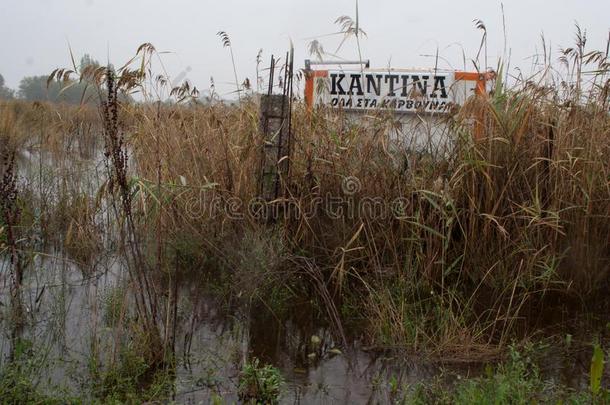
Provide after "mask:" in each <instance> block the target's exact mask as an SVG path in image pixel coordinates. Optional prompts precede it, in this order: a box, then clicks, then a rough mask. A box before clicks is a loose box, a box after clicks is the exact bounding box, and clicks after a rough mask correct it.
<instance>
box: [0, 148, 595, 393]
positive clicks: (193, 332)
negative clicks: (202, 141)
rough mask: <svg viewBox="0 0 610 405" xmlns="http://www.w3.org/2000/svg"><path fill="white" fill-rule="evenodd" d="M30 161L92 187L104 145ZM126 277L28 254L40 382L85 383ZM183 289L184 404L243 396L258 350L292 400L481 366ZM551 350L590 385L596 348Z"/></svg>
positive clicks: (106, 350)
mask: <svg viewBox="0 0 610 405" xmlns="http://www.w3.org/2000/svg"><path fill="white" fill-rule="evenodd" d="M29 162H30V163H31V164H30V165H27V164H22V165H21V166H20V174H21V176H22V177H23V178H25V179H29V181H30V185H31V187H32V188H33V189H35V190H36V189H39V188H40V189H41V190H42V188H43V186H44V187H46V188H47V189H49V190H47V193H48V194H49V195H51V196H53V195H55V193H58V191H56V190H59V188H60V186H61V184H59V180H55V181H57V183H55V184H53V183H52V182H50V181H47V180H45V178H46V177H48V178H49V179H51V180H52V179H60V178H70V179H71V180H72V181H74V182H76V183H78V184H79V187H80V186H82V188H81V190H83V189H84V190H87V191H88V192H89V194H91V195H95V193H96V192H97V190H98V189H99V187H100V184H101V183H100V179H101V178H103V175H101V173H102V172H103V166H102V164H101V155H99V154H97V155H96V157H95V159H94V160H92V161H84V162H78V161H74V162H72V163H70V164H69V165H67V166H58V165H55V164H54V162H52V161H51V160H48V158H45V159H42V161H41V159H39V158H38V157H36V156H33V157H31V159H29ZM81 163H82V165H81ZM57 170H62V171H63V173H62V174H58V173H56V172H55V171H57ZM66 173H67V174H68V175H66ZM37 179H40V180H37ZM41 250H42V249H41ZM108 250H109V251H111V250H112V249H108ZM8 274H9V263H8V262H7V260H6V259H1V258H0V277H2V279H1V280H0V302H1V303H2V306H1V310H2V316H3V322H2V325H3V326H2V332H3V333H2V335H1V336H0V350H1V352H2V355H3V359H2V361H3V362H4V359H6V358H7V356H8V354H9V351H10V339H9V336H10V322H8V313H7V312H8V303H9V301H10V299H9V296H10V291H9V290H10V288H9V284H10V280H9V279H8V276H7V275H8ZM125 285H126V271H125V268H124V266H123V261H122V260H121V258H120V257H117V256H113V255H108V254H107V255H105V256H101V257H98V258H97V259H96V260H95V262H94V264H93V265H92V266H90V268H87V269H86V270H85V272H83V269H81V268H79V267H78V266H76V265H75V264H74V263H72V262H71V261H70V260H69V259H68V258H66V257H65V256H64V255H63V254H61V253H57V252H52V253H48V254H38V255H35V256H34V257H33V258H32V261H31V263H30V264H29V266H28V271H27V274H26V279H25V281H24V288H23V291H22V294H23V302H24V305H25V308H26V314H27V323H26V328H25V329H24V330H23V332H22V336H23V337H24V338H25V339H27V340H28V341H30V342H31V343H32V345H33V347H34V348H35V350H36V354H37V355H39V357H42V358H44V359H46V361H45V362H44V363H41V367H40V371H41V373H40V374H41V376H45V378H44V379H43V381H41V384H42V385H43V386H45V387H49V389H50V388H51V387H54V386H60V387H66V386H67V387H70V388H71V389H72V390H73V391H75V392H82V389H81V387H83V386H85V387H86V384H87V382H88V379H89V374H88V373H89V370H88V368H87V365H88V364H89V363H90V362H91V359H92V358H96V359H97V360H99V361H101V362H102V363H104V360H107V359H108V358H109V356H110V354H111V352H112V348H113V342H115V341H116V339H117V336H118V333H117V330H116V329H117V328H116V327H113V324H112V322H109V321H108V319H107V318H108V313H109V309H108V308H109V306H110V305H111V303H112V297H113V296H115V295H116V294H119V296H120V294H125V295H127V294H128V290H127V289H126V288H125ZM178 295H179V297H180V299H179V305H178V320H179V324H178V333H177V341H176V353H175V354H176V358H177V360H178V364H177V370H176V381H175V393H174V395H173V398H174V399H175V400H176V401H177V402H179V403H192V404H198V403H209V402H210V400H211V398H212V395H213V394H218V395H220V396H221V397H222V398H223V399H224V400H225V401H228V402H231V401H237V399H238V398H237V396H236V393H237V386H238V376H239V373H240V371H241V368H242V366H243V364H244V362H245V361H246V360H247V359H252V358H254V357H256V358H259V359H261V360H262V361H263V362H265V363H270V364H273V365H275V366H276V367H278V368H279V369H280V370H281V373H282V376H283V377H284V379H285V381H286V384H284V388H283V393H282V397H281V398H282V402H283V403H287V404H291V403H321V404H324V403H329V404H331V403H332V404H334V403H388V402H391V401H392V400H393V399H394V398H393V397H392V389H391V387H390V386H391V385H397V386H400V387H402V386H413V385H415V384H417V383H419V382H430V381H431V380H432V379H435V380H436V379H440V380H441V381H443V382H444V383H446V384H451V383H452V382H453V381H454V380H455V379H457V378H461V377H467V376H475V375H479V374H481V373H482V372H483V370H484V367H485V365H484V364H463V363H462V364H447V363H444V364H443V363H441V362H438V361H432V360H430V359H426V358H425V357H424V356H420V355H418V354H417V353H415V354H413V353H411V354H408V355H407V354H404V353H378V352H372V351H368V350H365V348H364V347H362V345H361V344H360V342H359V341H358V340H357V339H352V340H351V341H350V342H349V347H344V346H343V345H340V344H339V342H337V341H335V340H334V339H333V335H332V333H331V332H330V330H329V329H328V327H327V325H326V324H325V323H324V322H323V321H321V320H317V319H315V318H313V317H311V316H307V314H306V313H305V314H303V310H302V309H299V308H295V309H294V310H293V311H291V313H292V316H291V317H289V319H287V320H282V321H280V320H277V319H274V318H273V317H271V316H260V314H259V313H258V310H257V309H256V308H239V309H233V310H227V309H226V308H225V306H224V305H223V304H222V303H221V302H219V301H218V300H217V299H216V298H215V297H214V295H212V294H210V292H209V291H206V289H205V286H202V285H200V283H193V282H190V283H184V285H182V286H181V287H180V288H179V294H178ZM304 311H306V309H305V310H304ZM590 338H591V335H588V334H586V333H585V334H584V336H583V338H582V339H583V340H582V343H584V344H586V343H589V342H586V341H585V339H590ZM314 341H315V342H318V341H319V343H316V344H313V343H312V342H314ZM574 341H575V342H577V341H578V338H577V337H575V338H574ZM548 353H549V355H548V357H547V358H545V359H543V373H544V374H546V375H548V376H550V377H551V378H553V379H554V380H555V381H557V382H561V383H566V384H569V385H570V386H572V387H586V385H587V384H588V367H589V361H590V351H588V350H581V349H570V350H568V349H565V348H562V347H558V348H556V349H554V350H551V351H549V352H548ZM47 376H48V378H46V377H47ZM390 382H392V384H390Z"/></svg>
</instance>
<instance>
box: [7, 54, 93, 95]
mask: <svg viewBox="0 0 610 405" xmlns="http://www.w3.org/2000/svg"><path fill="white" fill-rule="evenodd" d="M87 66H94V67H99V66H100V64H99V62H98V61H96V60H95V59H93V58H91V56H89V55H85V56H83V57H82V58H81V60H80V66H79V68H80V71H83V69H84V68H86V67H87ZM48 78H49V77H48V76H29V77H24V78H23V79H21V82H19V87H18V89H17V91H14V90H12V89H9V88H8V87H6V86H5V82H4V77H2V75H0V99H1V100H10V99H20V100H27V101H51V102H64V103H70V104H81V103H87V102H93V101H96V100H97V92H96V90H95V87H94V86H92V85H91V84H89V83H88V82H87V81H86V80H82V81H80V80H78V79H76V80H75V79H71V80H68V81H61V82H58V81H57V80H52V81H50V82H49V81H48Z"/></svg>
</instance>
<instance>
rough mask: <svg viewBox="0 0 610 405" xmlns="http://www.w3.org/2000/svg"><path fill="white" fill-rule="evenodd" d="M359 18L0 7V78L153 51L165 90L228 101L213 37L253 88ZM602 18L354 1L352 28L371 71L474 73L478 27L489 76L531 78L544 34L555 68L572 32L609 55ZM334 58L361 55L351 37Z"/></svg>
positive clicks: (233, 3) (316, 5)
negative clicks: (170, 86)
mask: <svg viewBox="0 0 610 405" xmlns="http://www.w3.org/2000/svg"><path fill="white" fill-rule="evenodd" d="M355 14H356V6H355V0H333V1H321V0H310V1H307V2H304V1H279V0H261V1H237V0H224V1H209V0H203V1H202V0H199V1H195V0H174V1H171V2H170V1H161V0H129V1H118V0H105V1H100V0H1V3H0V16H1V18H2V23H1V24H0V37H1V38H2V40H1V41H0V74H2V75H3V76H4V78H5V80H6V84H7V86H9V87H12V88H16V87H17V86H18V84H19V81H20V80H21V78H22V77H24V76H31V75H40V74H48V73H50V72H51V71H52V70H53V69H55V68H56V67H66V66H70V64H71V62H70V52H69V49H70V48H71V49H72V50H73V52H74V54H75V56H76V58H80V56H82V55H83V54H85V53H89V54H91V55H92V56H93V57H94V58H95V59H97V60H99V61H100V62H102V63H106V62H108V61H109V62H111V63H114V64H117V65H118V64H122V63H124V62H125V61H127V60H128V59H129V58H130V57H131V56H133V54H134V53H135V50H136V49H137V47H138V46H139V45H140V44H141V43H143V42H150V43H152V44H153V45H154V46H155V47H156V48H157V50H159V51H167V52H168V53H166V54H163V55H162V61H163V68H164V69H165V71H166V72H167V73H168V74H169V75H170V76H171V77H172V78H174V79H173V80H176V78H177V79H188V80H189V81H190V82H192V83H193V84H194V85H196V86H198V87H199V88H200V89H202V90H205V89H207V88H208V87H209V83H210V77H214V79H215V82H216V87H217V91H218V92H219V93H220V94H221V95H224V96H227V97H228V96H230V95H229V93H230V92H231V91H233V89H234V84H232V83H233V82H234V80H233V71H232V67H231V58H230V55H229V52H228V50H227V49H224V48H223V47H222V44H221V41H220V39H219V38H218V36H217V35H216V33H217V32H218V31H220V30H222V31H226V32H228V33H229V35H230V38H231V41H232V44H233V50H234V53H235V58H236V64H237V71H238V75H239V79H240V81H241V80H243V79H245V78H246V77H248V78H249V79H250V80H251V81H252V82H254V79H255V75H256V74H255V67H256V62H255V58H256V55H257V53H258V50H259V49H260V48H262V49H263V51H264V54H263V55H264V56H263V60H264V64H265V65H267V64H268V59H269V57H270V55H271V54H272V53H275V54H276V55H278V54H279V55H283V54H284V53H285V52H286V50H287V49H288V47H289V44H290V41H292V42H293V44H294V47H295V52H296V62H297V67H302V65H303V59H304V58H306V57H308V54H307V45H308V43H309V42H310V41H311V40H312V39H314V38H317V39H318V40H319V41H320V42H321V43H322V44H323V45H324V48H325V50H326V51H327V52H334V51H335V50H336V49H337V46H338V44H339V43H340V42H341V39H342V37H341V36H340V35H329V34H332V33H334V32H337V31H338V29H339V27H338V26H337V25H335V24H334V20H335V19H336V18H337V17H339V16H341V15H349V16H351V17H353V18H355ZM609 15H610V2H609V1H607V0H604V1H602V0H589V1H567V0H560V1H554V2H548V1H540V0H529V1H525V0H514V1H510V0H508V1H505V3H504V13H503V12H502V6H501V3H500V2H499V1H473V0H464V1H460V2H454V1H451V2H449V1H437V0H430V1H421V2H415V1H409V2H407V1H389V0H375V1H373V0H360V2H359V20H360V26H361V28H362V29H363V30H365V31H366V33H367V34H368V35H367V37H366V38H363V39H362V43H361V48H362V54H363V57H364V58H367V59H370V60H371V64H372V67H385V66H388V65H391V66H393V67H426V66H434V63H435V62H434V57H433V55H434V54H436V52H437V50H438V53H439V56H440V59H439V65H440V67H453V68H456V69H462V68H464V65H466V66H465V67H466V68H467V69H472V68H473V65H472V62H470V59H472V58H474V57H475V56H476V54H477V51H478V49H479V45H480V42H481V35H482V31H481V30H478V29H476V27H475V24H474V22H473V20H475V19H480V20H482V21H483V22H484V23H485V25H486V27H487V30H488V64H489V65H490V67H495V66H496V62H497V59H498V58H499V57H502V56H508V55H510V59H511V63H510V66H511V68H513V69H514V68H517V67H519V68H520V69H521V70H523V71H529V70H531V69H532V64H533V63H535V62H536V58H534V57H533V56H534V55H535V54H536V53H538V52H541V49H542V46H541V35H542V34H544V36H545V38H546V41H547V44H550V48H551V49H552V51H553V53H554V55H555V59H556V57H558V56H559V50H560V47H561V46H564V47H567V46H571V45H572V44H573V43H574V32H575V28H574V25H575V22H578V23H579V24H580V26H581V27H583V28H584V29H586V30H587V33H588V37H589V46H590V47H591V48H597V49H605V47H606V41H607V39H608V29H609V28H610V19H608V16H609ZM503 17H504V19H505V22H506V36H505V35H504V28H503ZM505 44H506V46H505ZM338 54H339V56H341V57H344V58H354V57H355V56H356V55H357V52H356V44H355V41H354V40H353V38H352V39H349V40H347V41H346V42H345V44H344V45H343V47H342V48H341V49H340V50H339V51H338ZM464 56H465V57H466V62H465V63H464ZM157 67H158V68H159V70H160V71H161V70H163V68H162V67H161V65H159V64H158V65H157Z"/></svg>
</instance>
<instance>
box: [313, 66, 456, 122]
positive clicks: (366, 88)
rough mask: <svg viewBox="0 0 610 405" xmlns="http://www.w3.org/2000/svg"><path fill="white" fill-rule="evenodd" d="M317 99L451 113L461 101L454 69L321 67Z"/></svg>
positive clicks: (346, 106) (356, 105)
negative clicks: (327, 69)
mask: <svg viewBox="0 0 610 405" xmlns="http://www.w3.org/2000/svg"><path fill="white" fill-rule="evenodd" d="M316 73H317V74H316V75H315V77H314V80H315V83H314V93H315V94H314V95H313V96H314V100H315V101H314V103H315V104H324V105H329V106H331V107H334V108H343V109H346V110H356V111H358V110H374V109H382V110H392V111H396V112H406V113H408V112H411V113H447V112H448V111H449V110H450V109H451V107H452V106H453V105H455V104H458V102H459V101H461V100H459V99H461V98H462V97H458V95H457V94H456V92H455V91H454V89H453V85H454V83H455V82H456V80H455V72H450V71H444V72H441V71H415V70H413V71H408V70H400V71H399V70H393V71H392V70H391V71H387V70H386V71H385V72H384V71H373V70H364V71H362V72H361V71H342V70H330V71H319V72H316Z"/></svg>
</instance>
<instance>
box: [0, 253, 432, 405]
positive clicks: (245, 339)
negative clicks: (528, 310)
mask: <svg viewBox="0 0 610 405" xmlns="http://www.w3.org/2000/svg"><path fill="white" fill-rule="evenodd" d="M8 265H9V263H8V262H6V261H4V262H2V269H1V270H2V274H8V273H7V271H8ZM31 268H32V269H38V270H34V271H29V272H28V274H27V277H26V280H25V283H24V289H23V302H24V305H25V308H26V313H27V326H26V328H25V330H24V331H23V333H22V337H23V338H25V339H27V340H28V341H30V342H31V343H32V345H33V347H34V348H36V352H37V353H39V354H40V353H45V355H46V356H45V357H47V361H46V362H45V366H44V367H45V372H44V373H42V374H43V375H49V376H50V379H49V381H47V382H46V383H45V384H48V386H49V387H52V386H64V387H65V386H68V387H72V389H75V390H77V389H78V387H79V386H80V385H81V384H82V383H83V382H84V380H86V379H87V369H86V365H87V364H88V361H89V360H90V359H91V356H92V355H93V354H92V352H91V348H92V343H93V342H94V341H95V342H96V343H97V346H98V348H99V349H98V351H99V352H100V353H99V354H98V356H99V357H100V358H103V357H104V350H110V347H111V345H110V344H109V342H111V341H112V339H113V336H114V334H113V330H112V328H111V327H109V326H108V324H107V322H106V321H105V319H104V317H105V316H107V315H106V314H107V311H108V308H107V302H108V297H109V296H110V294H112V292H113V291H118V290H120V288H121V287H120V286H122V285H124V284H123V270H122V265H121V261H120V260H119V259H118V258H116V257H106V258H104V259H100V261H99V262H98V268H99V269H102V270H100V271H98V272H96V273H95V274H90V275H83V274H82V272H81V271H80V269H78V268H77V267H76V266H75V265H73V264H71V263H70V262H69V261H68V260H62V259H59V258H54V257H50V256H38V257H36V258H35V259H34V264H33V265H32V266H31ZM0 291H1V293H0V300H1V301H2V302H3V303H8V302H9V287H8V285H3V286H2V288H1V290H0ZM180 295H181V297H182V298H181V300H180V304H179V319H180V325H179V328H178V330H179V334H178V339H177V344H176V356H177V359H178V368H177V375H176V391H175V396H174V397H175V400H176V401H178V402H181V403H182V402H183V403H208V401H209V400H210V398H211V395H212V393H216V394H219V395H221V396H222V397H223V398H224V399H225V400H229V401H230V400H237V396H236V392H237V384H238V375H239V372H240V370H241V367H242V365H243V362H244V360H245V359H246V357H247V358H252V357H257V358H260V359H261V360H262V361H264V362H266V363H272V364H274V365H276V366H277V367H279V368H280V370H281V372H282V375H283V377H284V379H285V381H286V384H285V385H284V392H283V395H282V398H283V402H284V403H301V402H302V403H337V402H339V403H367V402H368V401H370V400H373V399H374V400H375V402H377V401H379V400H382V399H384V398H385V396H386V395H387V393H388V392H389V389H388V387H387V381H388V380H389V379H390V378H396V379H397V381H403V382H405V383H416V382H419V381H425V380H426V379H429V378H431V377H433V376H435V375H437V374H438V373H439V371H440V368H439V367H438V366H437V365H433V364H426V363H425V362H422V361H415V360H413V359H411V360H409V359H407V358H404V357H402V356H398V355H394V356H390V355H380V354H374V353H370V352H366V351H364V350H362V349H358V348H357V343H356V344H355V345H354V347H352V348H343V347H342V348H339V347H338V345H337V344H336V343H335V342H334V341H333V338H332V336H331V333H330V332H329V331H328V330H327V329H326V328H325V327H323V326H320V325H316V324H315V323H311V322H307V324H306V325H302V324H298V323H296V322H298V321H295V320H294V319H291V320H288V321H286V322H284V323H283V324H282V325H273V324H269V323H266V320H262V321H261V322H263V323H256V322H253V320H252V319H250V317H249V316H247V315H241V314H239V312H238V313H237V314H228V313H227V312H226V310H225V309H222V308H221V307H220V306H219V304H218V303H217V301H216V300H215V299H214V297H213V296H211V295H209V294H207V293H206V292H205V291H200V290H197V289H193V288H192V287H183V288H181V291H180ZM4 308H7V306H6V304H5V306H4ZM5 315H6V313H5ZM295 319H298V318H295ZM8 326H9V324H8V322H5V323H4V327H3V330H4V332H5V333H4V334H3V335H2V337H1V338H0V347H1V348H2V353H3V355H4V358H6V357H7V356H8V353H9V350H10V340H9V338H8V336H9V334H8V333H7V332H8V331H7V327H8ZM312 336H313V337H315V338H317V339H319V340H320V343H319V345H316V346H315V348H314V347H312V343H311V341H312ZM315 338H314V339H315ZM314 354H315V356H314ZM383 402H385V401H383Z"/></svg>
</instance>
